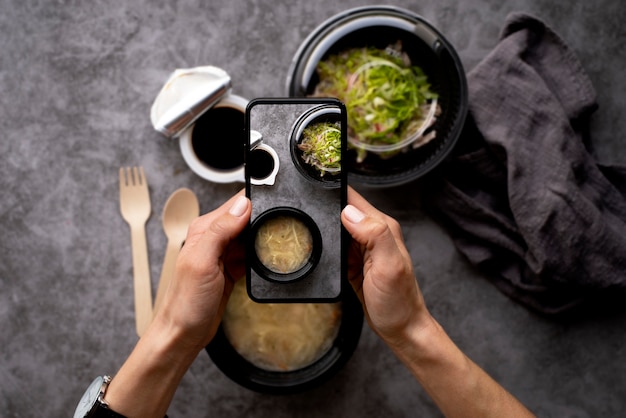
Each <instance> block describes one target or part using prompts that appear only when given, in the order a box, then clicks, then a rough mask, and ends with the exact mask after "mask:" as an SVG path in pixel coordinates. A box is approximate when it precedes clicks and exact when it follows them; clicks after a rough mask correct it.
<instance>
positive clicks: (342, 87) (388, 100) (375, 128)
mask: <svg viewBox="0 0 626 418" xmlns="http://www.w3.org/2000/svg"><path fill="white" fill-rule="evenodd" d="M317 71H318V75H319V78H320V81H319V83H318V84H317V86H316V89H315V92H314V94H313V95H314V96H318V97H336V98H338V99H339V100H341V101H343V102H344V103H345V105H346V108H347V111H348V129H349V135H350V136H351V137H354V138H356V139H357V140H358V141H359V142H361V143H365V144H373V145H386V144H396V143H399V142H400V141H402V140H403V139H404V138H406V137H407V136H408V135H411V134H412V133H413V132H416V131H417V130H418V129H419V128H420V127H422V125H423V124H424V122H425V120H426V117H425V115H426V114H427V113H428V109H429V107H430V102H431V101H432V100H436V98H437V94H436V93H434V92H433V91H431V86H430V84H429V82H428V79H427V77H426V75H425V74H424V72H423V71H422V69H421V68H419V67H417V66H411V65H410V61H409V58H408V56H407V55H406V53H403V52H401V44H398V45H395V46H393V47H388V48H387V49H385V50H381V49H376V48H371V47H367V48H356V49H350V50H346V51H344V52H341V53H339V54H336V55H332V56H329V57H328V59H326V60H323V61H321V62H320V63H319V64H318V68H317Z"/></svg>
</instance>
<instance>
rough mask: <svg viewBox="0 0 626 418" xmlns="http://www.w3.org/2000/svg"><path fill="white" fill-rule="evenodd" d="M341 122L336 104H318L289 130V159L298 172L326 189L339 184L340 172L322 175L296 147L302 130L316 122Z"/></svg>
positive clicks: (300, 139)
mask: <svg viewBox="0 0 626 418" xmlns="http://www.w3.org/2000/svg"><path fill="white" fill-rule="evenodd" d="M325 122H330V123H336V122H339V123H341V110H340V109H339V108H338V107H336V106H320V107H315V108H312V109H311V110H310V111H308V112H306V113H304V114H303V115H302V116H300V118H298V120H297V121H296V123H295V124H294V127H293V129H292V130H291V138H290V151H291V160H292V161H293V164H294V165H295V167H296V169H297V170H298V172H299V173H300V174H301V175H302V176H303V177H304V178H305V179H307V180H308V181H309V182H311V183H314V184H316V185H318V186H321V187H323V188H327V189H333V188H337V187H339V186H340V185H341V172H337V173H335V174H334V173H331V172H327V173H325V174H324V175H323V176H322V174H321V172H320V171H319V170H318V169H316V168H315V167H313V166H312V165H310V164H307V163H306V162H304V160H303V158H302V151H300V150H299V149H298V144H299V143H300V142H301V141H302V139H303V138H302V133H303V131H304V130H305V129H306V128H307V127H308V126H311V125H314V124H316V123H325Z"/></svg>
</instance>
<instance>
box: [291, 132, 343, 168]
mask: <svg viewBox="0 0 626 418" xmlns="http://www.w3.org/2000/svg"><path fill="white" fill-rule="evenodd" d="M298 149H299V150H300V151H302V158H303V160H304V162H305V163H307V164H310V165H312V166H313V167H315V168H316V169H317V170H318V171H319V172H320V175H321V176H324V174H325V173H330V174H332V175H335V174H339V172H340V171H341V130H340V126H339V124H338V123H331V122H322V123H315V124H312V125H309V126H307V127H306V128H305V129H304V130H303V131H302V141H300V143H299V144H298Z"/></svg>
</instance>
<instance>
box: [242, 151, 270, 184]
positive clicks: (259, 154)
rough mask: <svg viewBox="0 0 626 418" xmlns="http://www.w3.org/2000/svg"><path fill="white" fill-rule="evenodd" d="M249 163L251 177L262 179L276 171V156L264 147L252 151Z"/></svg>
mask: <svg viewBox="0 0 626 418" xmlns="http://www.w3.org/2000/svg"><path fill="white" fill-rule="evenodd" d="M249 156H250V161H249V163H248V167H249V172H250V177H252V178H253V179H258V180H262V179H264V178H266V177H267V176H269V175H270V174H272V171H274V158H273V157H272V156H271V155H270V153H269V152H267V151H265V150H262V149H254V150H252V151H250V154H249Z"/></svg>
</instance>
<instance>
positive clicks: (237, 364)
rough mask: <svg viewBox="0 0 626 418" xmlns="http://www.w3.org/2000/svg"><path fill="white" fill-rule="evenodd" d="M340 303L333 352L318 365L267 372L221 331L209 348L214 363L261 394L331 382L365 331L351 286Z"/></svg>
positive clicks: (296, 389)
mask: <svg viewBox="0 0 626 418" xmlns="http://www.w3.org/2000/svg"><path fill="white" fill-rule="evenodd" d="M345 287H346V288H345V291H344V293H343V297H342V299H341V303H342V305H341V309H342V317H341V325H340V327H339V332H338V334H337V337H336V338H335V340H334V341H333V344H332V346H331V347H330V349H329V350H328V351H327V352H326V353H325V354H324V355H323V356H322V357H321V358H320V359H319V360H317V361H316V362H315V363H313V364H311V365H309V366H306V367H304V368H301V369H298V370H293V371H289V372H274V371H267V370H264V369H261V368H258V367H256V366H255V365H254V364H252V363H250V362H248V361H247V360H246V359H244V358H243V357H242V356H241V355H240V354H239V353H238V352H237V351H236V350H235V349H234V348H233V347H232V345H230V342H229V341H228V339H227V338H226V335H225V334H224V331H223V330H222V327H221V326H220V328H219V329H218V331H217V334H216V335H215V338H213V341H211V343H210V344H209V345H208V346H207V347H206V351H207V352H208V354H209V356H210V357H211V360H213V362H214V363H215V364H216V366H217V367H218V368H219V369H220V370H221V371H222V373H224V374H225V375H226V376H227V377H229V378H230V379H231V380H233V381H234V382H236V383H238V384H239V385H241V386H243V387H245V388H248V389H251V390H254V391H256V392H260V393H268V394H275V395H283V394H291V393H297V392H302V391H305V390H308V389H311V388H313V387H316V386H318V385H320V384H322V383H323V382H325V381H327V380H328V379H329V378H331V377H332V376H333V375H335V373H337V372H338V371H339V370H340V369H341V368H342V367H343V366H344V365H345V364H346V362H347V361H348V360H349V359H350V357H351V356H352V353H353V352H354V350H355V348H356V346H357V344H358V342H359V338H360V337H361V329H362V327H363V310H362V308H361V304H360V302H359V300H358V299H357V298H356V296H355V294H354V292H353V291H352V289H350V288H349V285H346V286H345Z"/></svg>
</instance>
